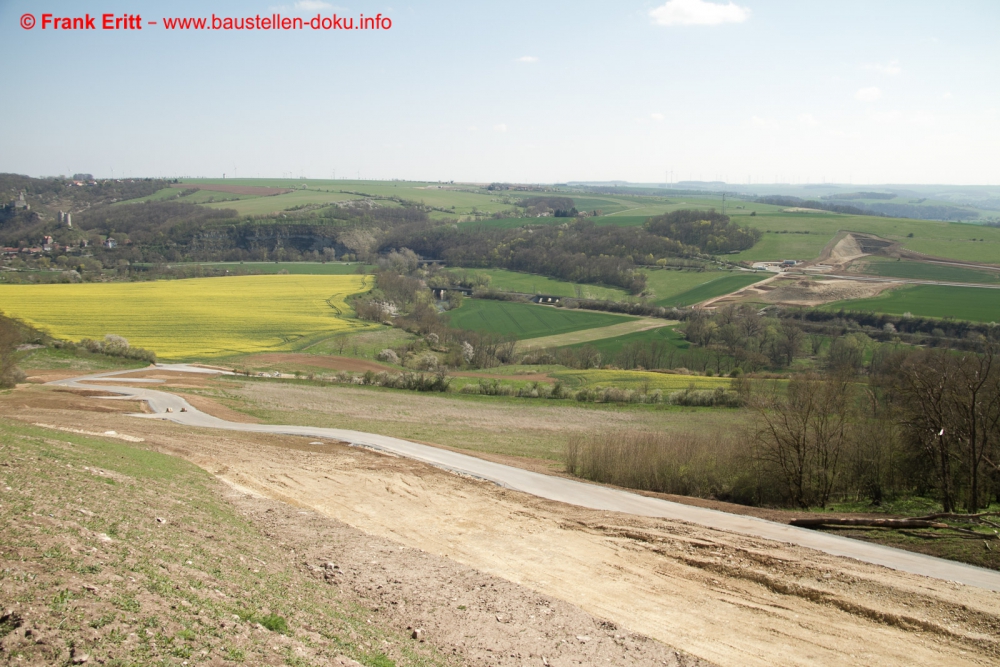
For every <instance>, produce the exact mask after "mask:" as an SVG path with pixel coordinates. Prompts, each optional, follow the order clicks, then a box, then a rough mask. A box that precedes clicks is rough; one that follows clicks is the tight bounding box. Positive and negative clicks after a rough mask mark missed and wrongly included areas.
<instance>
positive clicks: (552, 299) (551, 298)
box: [531, 294, 562, 305]
mask: <svg viewBox="0 0 1000 667" xmlns="http://www.w3.org/2000/svg"><path fill="white" fill-rule="evenodd" d="M531 300H532V301H534V302H535V303H549V304H553V305H555V304H557V303H560V302H562V297H561V296H556V295H554V294H536V295H535V296H533V297H531Z"/></svg>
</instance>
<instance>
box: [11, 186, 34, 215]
mask: <svg viewBox="0 0 1000 667" xmlns="http://www.w3.org/2000/svg"><path fill="white" fill-rule="evenodd" d="M14 208H15V209H18V208H23V209H24V210H26V211H30V210H31V206H29V205H28V202H26V201H24V191H23V190H22V191H21V194H20V195H18V198H17V199H16V200H15V201H14Z"/></svg>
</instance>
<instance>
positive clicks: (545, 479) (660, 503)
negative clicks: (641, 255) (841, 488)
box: [50, 364, 1000, 591]
mask: <svg viewBox="0 0 1000 667" xmlns="http://www.w3.org/2000/svg"><path fill="white" fill-rule="evenodd" d="M160 368H162V369H164V370H170V371H182V372H183V371H187V372H193V373H218V372H219V371H215V370H211V369H205V368H199V367H194V366H186V365H183V364H174V365H166V364H164V365H160ZM132 372H134V371H118V372H112V373H98V374H94V375H88V376H84V377H79V378H73V379H68V380H56V381H54V382H51V383H50V384H54V385H60V386H64V387H73V388H78V389H82V388H85V389H89V390H95V389H96V390H104V391H108V392H111V393H115V394H118V395H120V396H122V397H123V398H129V399H132V400H136V399H137V400H141V401H145V402H146V403H147V404H148V405H149V408H150V410H151V412H152V414H136V415H134V416H135V417H140V418H147V419H149V418H152V419H165V420H169V421H173V422H176V423H178V424H184V425H187V426H197V427H202V428H214V429H223V430H227V431H244V432H256V433H275V434H285V435H298V436H306V437H312V438H327V439H331V440H335V441H341V442H348V443H350V444H352V445H359V446H363V447H368V448H371V449H375V450H379V451H384V452H389V453H392V454H395V455H398V456H404V457H406V458H410V459H414V460H417V461H421V462H424V463H428V464H430V465H433V466H435V467H438V468H442V469H445V470H449V471H452V472H456V473H459V474H463V475H469V476H472V477H474V478H478V479H482V480H486V481H490V482H493V483H495V484H498V485H500V486H502V487H506V488H509V489H513V490H516V491H521V492H524V493H528V494H531V495H534V496H537V497H540V498H545V499H548V500H554V501H557V502H562V503H568V504H570V505H575V506H578V507H584V508H588V509H594V510H604V511H613V512H622V513H626V514H632V515H636V516H642V517H656V518H662V519H669V520H675V521H685V522H689V523H694V524H698V525H701V526H706V527H708V528H713V529H716V530H722V531H726V532H730V533H738V534H741V535H746V536H750V537H755V538H763V539H769V540H775V541H778V542H784V543H788V544H794V545H798V546H802V547H807V548H810V549H815V550H817V551H822V552H824V553H827V554H831V555H834V556H845V557H848V558H853V559H856V560H859V561H862V562H865V563H871V564H875V565H882V566H885V567H889V568H892V569H894V570H899V571H902V572H908V573H911V574H918V575H922V576H926V577H933V578H936V579H941V580H945V581H951V582H958V583H961V584H964V585H967V586H974V587H977V588H981V589H986V590H990V591H1000V572H994V571H992V570H987V569H984V568H978V567H974V566H970V565H964V564H962V563H956V562H953V561H948V560H943V559H940V558H934V557H931V556H926V555H923V554H918V553H912V552H908V551H902V550H899V549H893V548H891V547H885V546H881V545H877V544H869V543H866V542H859V541H856V540H852V539H849V538H843V537H839V536H836V535H830V534H826V533H818V532H815V531H811V530H807V529H803V528H795V527H793V526H788V525H785V524H780V523H774V522H771V521H765V520H763V519H757V518H755V517H748V516H743V515H734V514H727V513H725V512H719V511H716V510H711V509H707V508H703V507H695V506H691V505H681V504H678V503H672V502H669V501H666V500H661V499H658V498H649V497H645V496H640V495H636V494H633V493H628V492H626V491H620V490H617V489H611V488H607V487H603V486H598V485H595V484H588V483H585V482H580V481H576V480H571V479H565V478H560V477H551V476H548V475H544V474H541V473H537V472H531V471H527V470H523V469H520V468H515V467H512V466H507V465H503V464H499V463H494V462H491V461H485V460H483V459H479V458H475V457H472V456H468V455H465V454H460V453H458V452H453V451H448V450H444V449H438V448H436V447H431V446H428V445H422V444H418V443H414V442H410V441H407V440H401V439H399V438H391V437H387V436H381V435H376V434H372V433H362V432H359V431H351V430H344V429H333V428H320V427H309V426H292V425H268V424H247V423H237V422H230V421H226V420H223V419H219V418H217V417H213V416H211V415H208V414H205V413H203V412H201V411H199V410H197V409H196V408H195V407H194V406H192V405H191V404H190V403H188V402H187V401H186V400H184V399H183V398H181V397H180V396H176V395H174V394H169V393H166V392H162V391H156V390H153V389H147V388H145V387H142V386H124V387H123V386H120V385H119V386H115V385H112V384H108V385H99V384H95V383H94V382H95V381H96V380H104V381H110V382H115V381H116V380H115V379H114V377H113V376H115V375H122V374H127V373H132ZM83 382H87V384H82V383H83ZM133 384H139V383H133Z"/></svg>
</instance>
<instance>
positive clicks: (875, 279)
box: [758, 272, 1000, 289]
mask: <svg viewBox="0 0 1000 667" xmlns="http://www.w3.org/2000/svg"><path fill="white" fill-rule="evenodd" d="M784 275H786V276H793V275H794V276H801V277H807V276H810V277H822V278H836V279H838V280H854V281H857V282H868V283H898V284H901V285H940V286H942V287H981V288H983V289H1000V285H987V284H984V283H959V282H948V281H944V280H920V279H917V278H886V277H880V276H859V275H845V274H842V273H824V274H820V275H819V276H813V274H808V273H787V272H786V273H785V274H784ZM758 284H760V283H758Z"/></svg>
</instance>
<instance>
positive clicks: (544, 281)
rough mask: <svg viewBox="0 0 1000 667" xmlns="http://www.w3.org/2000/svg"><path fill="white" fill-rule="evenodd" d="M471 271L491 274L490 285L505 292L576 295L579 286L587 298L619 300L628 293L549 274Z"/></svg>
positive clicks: (471, 271)
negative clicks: (574, 281)
mask: <svg viewBox="0 0 1000 667" xmlns="http://www.w3.org/2000/svg"><path fill="white" fill-rule="evenodd" d="M469 272H470V273H477V274H484V275H488V276H490V279H491V280H490V287H492V288H494V289H499V290H502V291H504V292H523V293H525V294H554V295H556V296H576V292H577V288H578V287H579V289H580V292H581V294H582V296H583V297H584V298H585V299H608V300H612V301H618V300H620V299H622V298H624V297H625V295H626V294H627V292H626V291H625V290H623V289H618V288H615V287H601V286H598V285H586V284H582V283H580V284H577V283H571V282H568V281H565V280H558V279H556V278H549V277H547V276H538V275H535V274H532V273H520V272H517V271H507V270H505V269H470V270H469Z"/></svg>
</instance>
